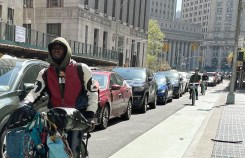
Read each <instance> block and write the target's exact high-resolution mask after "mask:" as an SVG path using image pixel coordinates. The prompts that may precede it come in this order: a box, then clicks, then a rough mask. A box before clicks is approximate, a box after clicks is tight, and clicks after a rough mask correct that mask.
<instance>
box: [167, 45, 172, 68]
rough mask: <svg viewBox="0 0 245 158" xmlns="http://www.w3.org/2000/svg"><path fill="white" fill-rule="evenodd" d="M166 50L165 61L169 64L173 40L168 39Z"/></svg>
mask: <svg viewBox="0 0 245 158" xmlns="http://www.w3.org/2000/svg"><path fill="white" fill-rule="evenodd" d="M168 45H169V46H168V48H169V50H168V52H167V54H166V61H167V62H168V64H169V65H171V55H172V50H173V49H172V46H173V40H168Z"/></svg>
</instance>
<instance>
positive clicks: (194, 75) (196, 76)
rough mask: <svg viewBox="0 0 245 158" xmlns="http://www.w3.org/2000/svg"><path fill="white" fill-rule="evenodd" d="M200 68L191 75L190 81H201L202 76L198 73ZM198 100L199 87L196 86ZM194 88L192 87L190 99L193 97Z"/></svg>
mask: <svg viewBox="0 0 245 158" xmlns="http://www.w3.org/2000/svg"><path fill="white" fill-rule="evenodd" d="M198 72H199V70H198V68H196V69H195V73H194V74H193V75H192V76H191V78H190V81H189V83H200V80H201V76H200V75H199V74H198ZM195 90H196V100H198V89H197V88H196V89H195ZM191 94H192V89H190V99H191Z"/></svg>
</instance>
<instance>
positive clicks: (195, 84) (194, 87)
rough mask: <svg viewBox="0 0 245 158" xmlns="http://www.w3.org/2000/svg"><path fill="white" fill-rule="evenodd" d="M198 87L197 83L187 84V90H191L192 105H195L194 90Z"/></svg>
mask: <svg viewBox="0 0 245 158" xmlns="http://www.w3.org/2000/svg"><path fill="white" fill-rule="evenodd" d="M198 85H199V83H189V88H190V90H191V99H192V105H195V101H196V89H197V88H198Z"/></svg>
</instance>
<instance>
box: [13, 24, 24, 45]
mask: <svg viewBox="0 0 245 158" xmlns="http://www.w3.org/2000/svg"><path fill="white" fill-rule="evenodd" d="M15 41H16V42H22V43H25V42H26V28H24V27H21V26H16V27H15Z"/></svg>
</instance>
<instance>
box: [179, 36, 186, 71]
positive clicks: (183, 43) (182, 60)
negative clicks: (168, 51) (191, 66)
mask: <svg viewBox="0 0 245 158" xmlns="http://www.w3.org/2000/svg"><path fill="white" fill-rule="evenodd" d="M180 49H181V50H180V51H181V56H180V60H181V61H180V69H181V70H183V65H182V64H183V63H184V57H185V51H184V50H185V42H184V41H181V48H180Z"/></svg>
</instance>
